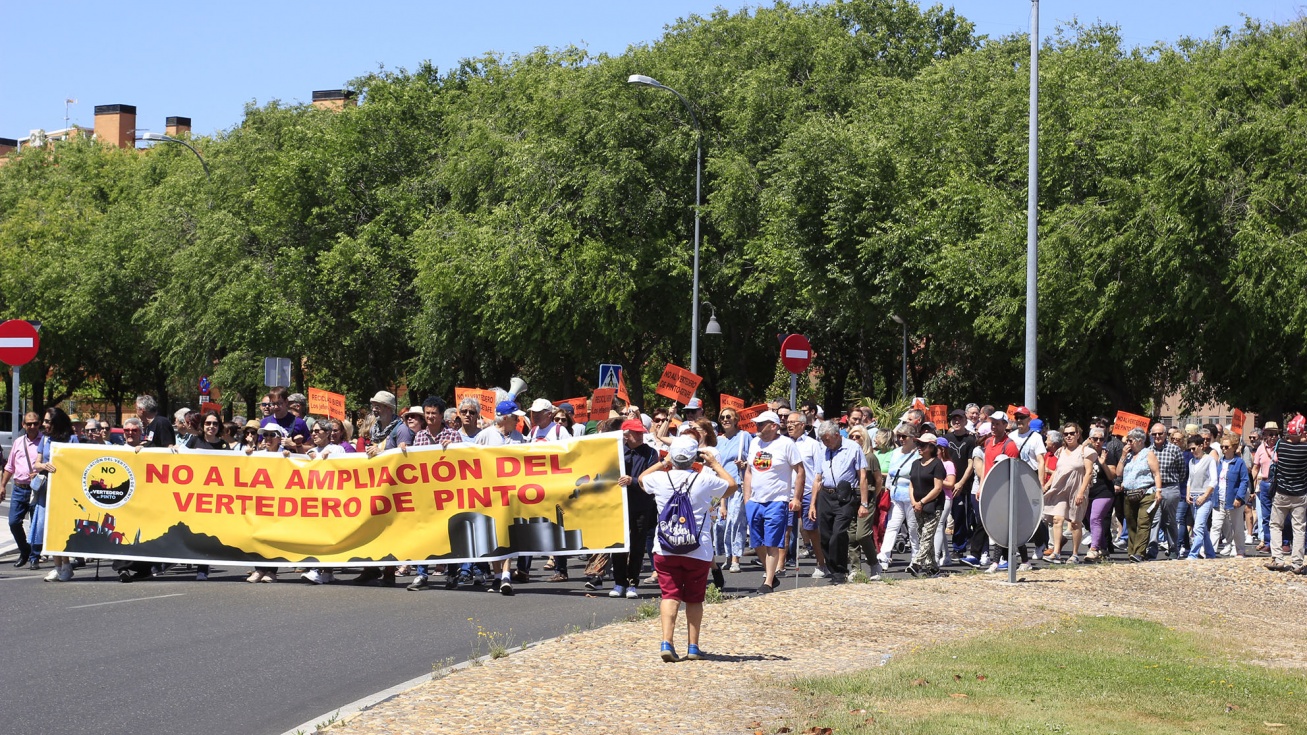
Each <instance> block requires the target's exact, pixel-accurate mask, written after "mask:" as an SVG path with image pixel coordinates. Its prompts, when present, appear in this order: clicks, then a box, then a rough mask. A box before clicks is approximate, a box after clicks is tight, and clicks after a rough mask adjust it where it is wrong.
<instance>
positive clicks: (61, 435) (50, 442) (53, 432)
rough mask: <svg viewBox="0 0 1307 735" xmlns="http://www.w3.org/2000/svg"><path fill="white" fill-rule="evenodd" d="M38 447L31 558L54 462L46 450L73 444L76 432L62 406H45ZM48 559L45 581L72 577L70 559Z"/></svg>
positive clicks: (37, 547)
mask: <svg viewBox="0 0 1307 735" xmlns="http://www.w3.org/2000/svg"><path fill="white" fill-rule="evenodd" d="M41 431H42V433H43V436H42V437H41V443H40V450H41V461H40V462H38V463H37V464H36V466H35V469H36V472H37V474H36V476H35V477H33V478H32V499H33V504H34V507H33V513H32V532H31V535H30V536H29V537H28V543H29V545H30V546H31V548H32V551H31V555H32V558H33V559H35V558H36V557H38V556H40V555H41V548H42V544H43V543H44V539H45V516H46V507H47V503H48V500H49V495H48V491H49V486H50V473H52V472H54V463H52V462H51V461H50V453H51V452H53V451H54V444H55V443H56V442H58V443H63V444H77V443H79V442H78V439H77V432H75V431H73V420H72V419H70V418H69V417H68V414H66V413H64V410H63V409H62V408H59V407H58V406H51V407H49V408H47V409H45V420H44V421H43V422H42V423H41ZM50 561H51V562H53V563H54V569H53V570H51V571H50V573H49V574H48V575H46V577H45V581H47V582H67V581H68V580H70V579H72V578H73V565H72V562H71V561H70V560H69V559H68V558H66V557H62V556H52V557H50Z"/></svg>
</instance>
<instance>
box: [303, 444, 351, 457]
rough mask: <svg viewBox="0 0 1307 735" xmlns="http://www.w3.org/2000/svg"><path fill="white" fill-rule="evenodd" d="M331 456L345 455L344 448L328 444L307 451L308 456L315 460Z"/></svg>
mask: <svg viewBox="0 0 1307 735" xmlns="http://www.w3.org/2000/svg"><path fill="white" fill-rule="evenodd" d="M333 454H345V448H344V447H342V446H341V445H339V444H328V445H327V446H325V447H322V448H321V449H319V448H318V447H313V448H312V449H310V450H309V456H310V457H313V458H315V459H325V458H327V457H330V456H332V455H333Z"/></svg>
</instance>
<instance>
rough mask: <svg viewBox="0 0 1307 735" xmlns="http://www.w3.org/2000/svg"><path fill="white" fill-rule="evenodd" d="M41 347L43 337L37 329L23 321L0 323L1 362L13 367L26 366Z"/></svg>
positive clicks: (13, 320) (14, 320) (11, 320)
mask: <svg viewBox="0 0 1307 735" xmlns="http://www.w3.org/2000/svg"><path fill="white" fill-rule="evenodd" d="M40 347H41V335H39V334H37V332H36V327H34V326H32V325H31V324H28V323H27V322H26V321H24V320H22V319H10V320H9V321H7V322H4V323H0V362H3V363H4V364H6V365H11V366H13V367H18V366H20V365H26V364H27V363H29V362H31V361H32V358H34V357H36V351H37V350H38V349H40Z"/></svg>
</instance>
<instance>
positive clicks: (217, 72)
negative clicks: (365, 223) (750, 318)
mask: <svg viewBox="0 0 1307 735" xmlns="http://www.w3.org/2000/svg"><path fill="white" fill-rule="evenodd" d="M748 4H749V3H745V2H740V0H723V1H720V2H713V1H711V0H662V1H661V2H652V3H651V2H645V3H634V2H627V1H626V0H608V1H607V2H599V1H596V0H576V1H573V2H548V1H545V0H533V1H527V0H521V1H517V2H509V1H506V0H505V1H490V0H483V1H482V2H476V3H467V2H464V3H453V2H444V1H441V2H436V1H435V0H431V1H429V2H384V1H382V0H373V1H372V2H357V1H355V2H343V1H340V0H319V1H318V2H288V1H283V0H264V1H263V2H259V3H254V2H248V1H246V0H227V1H226V2H222V3H217V4H214V5H207V6H206V5H199V4H185V3H182V4H170V3H129V4H116V5H114V4H109V3H105V2H98V3H92V2H85V1H84V0H65V1H64V2H61V3H59V4H57V5H51V6H49V7H46V6H43V5H35V6H34V5H32V4H31V3H19V2H16V1H15V0H0V12H2V13H3V15H2V16H0V17H3V18H4V19H5V29H6V33H5V39H4V41H3V42H0V68H3V69H5V75H4V77H5V82H4V84H3V104H0V137H7V138H25V137H26V136H27V135H28V133H29V131H31V130H32V129H35V128H43V129H46V130H53V129H57V128H62V127H63V126H64V100H65V99H66V98H74V99H76V100H78V102H77V104H75V105H72V107H71V111H70V117H71V121H72V122H74V123H79V124H82V125H86V126H89V125H91V124H92V123H93V121H94V106H95V105H97V104H113V103H123V104H132V105H136V106H137V110H138V117H137V127H138V128H139V129H141V130H160V131H161V130H162V129H163V123H164V118H165V117H167V116H169V115H181V116H186V117H190V118H192V119H193V121H194V126H195V132H196V133H197V134H207V133H213V132H215V131H218V130H222V129H227V128H230V127H232V126H234V125H236V124H237V123H239V122H240V119H241V115H242V110H243V108H244V105H245V103H246V102H250V101H255V102H257V103H259V104H263V103H266V102H268V101H270V100H273V99H279V100H282V101H283V102H287V103H292V102H307V101H308V100H309V98H310V96H311V94H312V92H313V90H315V89H337V88H340V87H342V86H344V85H345V83H346V82H347V81H348V80H350V79H352V78H354V77H356V76H358V75H360V74H363V73H366V72H368V71H370V70H373V69H376V68H377V67H378V65H382V64H384V65H385V66H386V67H387V68H391V69H394V68H399V67H407V68H413V67H414V66H416V65H417V64H418V63H420V62H421V61H423V60H431V61H432V62H433V63H435V64H436V65H437V66H438V67H439V68H440V69H442V70H444V69H449V68H451V67H452V66H454V65H455V64H457V62H458V60H459V59H462V58H467V57H469V56H478V55H480V54H482V53H484V52H486V51H499V52H503V53H506V54H512V53H519V52H526V51H530V50H531V49H533V48H536V47H539V46H549V47H558V46H566V45H568V44H576V45H580V46H584V47H586V48H588V49H589V50H590V51H591V52H593V53H599V52H608V53H614V54H616V53H621V52H622V51H623V50H624V49H625V48H626V47H627V46H629V45H631V44H638V43H643V42H647V41H653V40H655V39H657V38H658V37H659V36H660V35H661V33H662V29H663V26H664V25H666V24H668V23H671V22H673V21H675V20H676V19H677V18H678V17H685V16H688V15H690V14H700V15H706V14H708V13H710V12H711V11H712V10H713V8H715V7H719V6H720V7H725V8H727V9H730V10H736V9H739V8H740V7H744V6H745V5H748ZM946 4H947V3H946ZM753 5H756V3H753ZM952 6H953V7H955V8H956V9H957V10H958V12H960V13H961V14H962V15H964V16H966V17H967V18H970V19H971V20H973V21H974V22H975V23H976V24H977V26H978V29H979V31H980V32H981V33H986V34H989V35H991V36H1002V35H1006V34H1009V33H1014V32H1023V31H1025V30H1027V29H1028V27H1029V19H1030V2H1029V0H1002V1H1001V2H1000V1H999V0H955V2H953V3H952ZM1305 7H1307V0H1226V1H1225V2H1212V1H1210V0H1207V1H1203V0H1198V1H1193V2H1178V1H1174V0H1130V1H1125V0H1101V1H1099V2H1084V1H1080V2H1076V1H1074V0H1042V2H1041V3H1040V16H1041V20H1040V30H1041V35H1044V36H1047V35H1048V34H1049V33H1051V32H1052V30H1053V27H1054V25H1055V24H1056V23H1057V22H1058V21H1063V20H1069V19H1071V18H1073V17H1078V18H1079V19H1080V20H1082V21H1086V22H1089V21H1093V20H1095V19H1099V20H1103V21H1106V22H1111V23H1115V24H1117V25H1119V26H1120V27H1121V32H1122V35H1123V36H1124V38H1125V39H1126V41H1127V42H1128V43H1130V44H1132V45H1149V44H1151V43H1152V42H1154V41H1157V40H1164V41H1174V40H1175V39H1177V38H1180V37H1182V36H1197V37H1207V36H1210V35H1211V34H1212V32H1213V31H1214V30H1215V29H1216V28H1218V27H1220V26H1223V25H1230V26H1235V27H1237V26H1240V25H1242V23H1243V21H1242V19H1241V18H1240V14H1241V13H1243V14H1247V15H1250V16H1253V17H1255V18H1260V19H1263V20H1267V21H1273V22H1281V23H1282V22H1286V21H1290V20H1293V19H1295V18H1297V17H1298V16H1299V15H1300V13H1302V12H1304V8H1305Z"/></svg>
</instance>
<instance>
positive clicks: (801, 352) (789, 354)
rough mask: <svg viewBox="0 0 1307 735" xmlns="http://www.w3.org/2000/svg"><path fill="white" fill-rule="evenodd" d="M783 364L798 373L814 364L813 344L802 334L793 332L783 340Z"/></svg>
mask: <svg viewBox="0 0 1307 735" xmlns="http://www.w3.org/2000/svg"><path fill="white" fill-rule="evenodd" d="M781 364H782V365H784V366H785V369H786V370H788V371H790V372H791V373H794V374H795V375H798V374H799V373H801V372H803V371H804V370H807V369H808V366H809V365H811V364H812V345H811V344H809V343H808V338H807V337H804V336H803V335H802V334H791V335H790V336H788V337H786V338H785V341H784V342H781Z"/></svg>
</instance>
